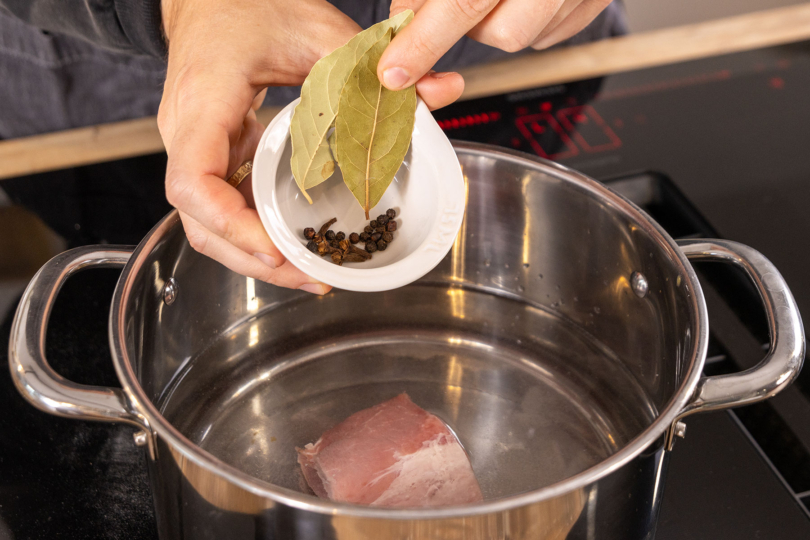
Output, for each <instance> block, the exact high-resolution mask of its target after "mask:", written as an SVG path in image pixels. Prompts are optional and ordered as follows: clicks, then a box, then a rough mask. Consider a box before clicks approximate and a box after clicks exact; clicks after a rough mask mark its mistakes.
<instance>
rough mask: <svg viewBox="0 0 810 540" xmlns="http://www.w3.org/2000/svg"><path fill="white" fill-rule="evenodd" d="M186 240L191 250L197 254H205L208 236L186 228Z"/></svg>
mask: <svg viewBox="0 0 810 540" xmlns="http://www.w3.org/2000/svg"><path fill="white" fill-rule="evenodd" d="M186 239H188V243H189V245H190V246H191V249H193V250H194V251H196V252H197V253H202V254H205V248H206V247H207V246H208V235H207V234H205V233H204V232H202V231H198V230H194V229H192V228H190V227H186Z"/></svg>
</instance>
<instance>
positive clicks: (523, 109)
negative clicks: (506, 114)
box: [515, 107, 529, 114]
mask: <svg viewBox="0 0 810 540" xmlns="http://www.w3.org/2000/svg"><path fill="white" fill-rule="evenodd" d="M515 112H516V113H518V114H529V109H527V108H526V107H518V108H517V109H515Z"/></svg>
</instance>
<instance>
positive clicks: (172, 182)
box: [166, 169, 194, 209]
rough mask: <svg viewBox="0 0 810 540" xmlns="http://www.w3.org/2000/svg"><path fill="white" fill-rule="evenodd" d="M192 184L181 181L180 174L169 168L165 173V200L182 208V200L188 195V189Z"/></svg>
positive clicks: (190, 188) (191, 187)
mask: <svg viewBox="0 0 810 540" xmlns="http://www.w3.org/2000/svg"><path fill="white" fill-rule="evenodd" d="M193 189H194V188H193V185H191V184H188V183H186V182H183V179H182V175H179V174H177V173H175V172H173V171H172V170H171V169H169V171H167V173H166V200H167V201H168V202H169V204H170V205H172V206H174V207H175V208H180V209H182V208H183V202H184V201H185V200H187V199H188V197H189V190H193Z"/></svg>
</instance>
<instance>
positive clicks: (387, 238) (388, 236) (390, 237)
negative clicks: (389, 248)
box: [382, 232, 394, 244]
mask: <svg viewBox="0 0 810 540" xmlns="http://www.w3.org/2000/svg"><path fill="white" fill-rule="evenodd" d="M382 239H383V240H385V241H386V242H387V243H389V244H390V243H391V240H393V239H394V235H393V234H392V233H390V232H384V233H383V236H382Z"/></svg>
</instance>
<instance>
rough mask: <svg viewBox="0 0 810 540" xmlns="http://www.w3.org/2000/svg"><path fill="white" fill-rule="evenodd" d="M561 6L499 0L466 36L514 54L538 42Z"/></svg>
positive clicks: (555, 1)
mask: <svg viewBox="0 0 810 540" xmlns="http://www.w3.org/2000/svg"><path fill="white" fill-rule="evenodd" d="M577 1H578V0H577ZM563 4H564V2H563V0H542V1H538V0H502V1H501V2H500V3H499V4H498V5H497V6H495V8H494V9H493V10H492V11H490V12H489V14H488V15H487V16H486V17H485V18H484V19H483V20H482V21H481V22H480V23H478V25H477V26H476V27H475V28H473V29H472V30H471V31H470V32H468V33H467V35H468V36H469V37H471V38H472V39H474V40H476V41H479V42H481V43H484V44H486V45H490V46H492V47H496V48H498V49H501V50H503V51H506V52H517V51H520V50H523V49H525V48H526V47H529V46H530V45H531V44H532V43H534V42H535V41H536V40H537V39H538V37H539V36H540V33H541V32H542V31H543V29H544V28H546V26H547V25H548V24H549V22H551V21H552V19H553V18H554V16H555V15H556V14H557V13H558V11H559V10H560V7H561V6H563Z"/></svg>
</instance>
